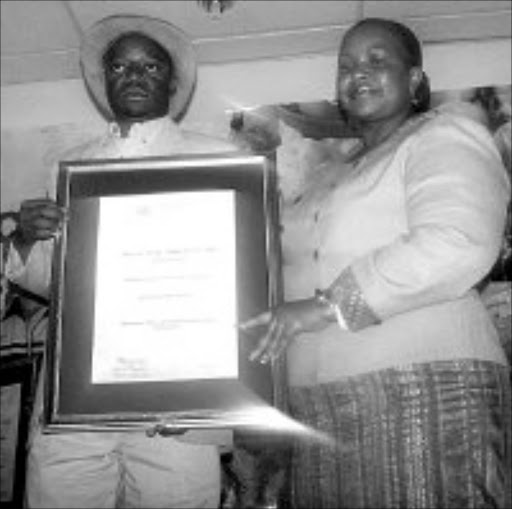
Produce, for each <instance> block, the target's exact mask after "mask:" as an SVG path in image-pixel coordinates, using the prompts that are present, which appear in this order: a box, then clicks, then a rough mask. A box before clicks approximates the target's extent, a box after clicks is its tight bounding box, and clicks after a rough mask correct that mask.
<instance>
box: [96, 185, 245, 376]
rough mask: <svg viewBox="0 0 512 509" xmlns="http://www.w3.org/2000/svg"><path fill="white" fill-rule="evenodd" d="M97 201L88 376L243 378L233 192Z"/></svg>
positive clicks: (194, 192) (193, 192)
mask: <svg viewBox="0 0 512 509" xmlns="http://www.w3.org/2000/svg"><path fill="white" fill-rule="evenodd" d="M99 208H100V212H99V225H98V246H97V272H96V287H95V288H96V289H95V314H94V328H93V334H94V337H93V349H92V383H94V384H103V383H122V382H143V381H148V382H149V381H172V380H190V379H205V378H210V379H211V378H232V377H237V376H238V334H237V322H238V316H237V299H236V244H235V243H236V238H235V237H236V235H235V234H236V231H235V191H233V190H208V191H179V192H168V193H158V194H141V195H129V196H112V197H102V198H101V199H100V206H99Z"/></svg>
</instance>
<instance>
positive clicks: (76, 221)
mask: <svg viewBox="0 0 512 509" xmlns="http://www.w3.org/2000/svg"><path fill="white" fill-rule="evenodd" d="M271 167H272V165H270V164H269V161H268V160H267V159H266V158H265V157H263V156H259V155H242V154H240V153H233V154H227V155H225V154H222V155H194V156H192V155H191V156H180V157H165V158H145V159H124V160H101V161H96V160H89V161H64V162H62V163H61V165H60V172H59V180H58V186H57V201H58V202H59V204H60V205H62V206H63V207H65V208H66V209H67V211H68V218H67V222H66V225H65V228H64V229H63V232H62V235H61V236H60V237H59V238H58V239H57V240H56V249H55V254H54V266H53V277H54V279H53V291H52V301H51V304H50V330H49V341H48V349H47V369H46V376H47V390H46V398H45V402H46V405H45V430H46V431H47V432H53V431H59V430H63V429H77V430H84V429H113V430H114V429H132V428H136V429H137V428H141V427H148V426H150V425H152V424H153V425H154V423H155V422H157V423H160V422H164V423H168V424H169V425H170V426H171V425H172V426H176V427H177V428H180V427H183V428H204V427H223V426H232V425H233V423H235V425H236V422H235V421H236V418H235V416H236V415H238V413H239V412H240V411H241V410H242V409H243V408H245V407H247V406H251V405H256V406H258V405H263V404H272V399H273V383H272V373H271V368H269V367H267V366H264V365H260V364H254V363H251V362H249V361H248V360H247V357H248V352H249V351H250V349H251V348H253V347H254V343H251V341H250V338H249V339H247V338H243V337H242V336H241V332H240V331H239V328H238V324H239V323H240V322H241V321H243V320H246V319H247V318H249V317H251V316H254V315H256V314H257V313H260V312H261V311H263V310H265V309H267V308H268V307H269V306H271V305H272V304H273V303H274V302H275V299H276V298H277V295H278V294H279V286H280V283H279V281H280V277H279V275H278V272H279V271H278V266H279V264H278V262H277V259H278V245H277V244H278V243H277V241H276V239H277V236H276V234H275V225H277V224H278V219H277V216H278V212H277V201H276V191H275V177H274V173H273V170H272V169H271Z"/></svg>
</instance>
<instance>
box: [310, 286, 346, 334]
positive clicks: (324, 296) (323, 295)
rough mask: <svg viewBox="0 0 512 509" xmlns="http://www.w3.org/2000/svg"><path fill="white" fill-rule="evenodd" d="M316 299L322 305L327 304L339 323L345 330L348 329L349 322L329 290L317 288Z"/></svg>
mask: <svg viewBox="0 0 512 509" xmlns="http://www.w3.org/2000/svg"><path fill="white" fill-rule="evenodd" d="M314 299H315V300H316V301H317V302H318V303H319V304H321V305H323V306H327V307H328V308H329V310H330V311H331V312H332V314H333V315H334V316H335V317H336V321H337V322H338V325H339V326H340V328H341V329H343V330H348V327H347V322H345V319H344V318H343V315H342V313H341V309H340V307H339V306H338V305H337V304H336V303H335V302H334V301H333V300H332V298H331V295H330V293H329V291H328V290H319V289H316V290H315V297H314Z"/></svg>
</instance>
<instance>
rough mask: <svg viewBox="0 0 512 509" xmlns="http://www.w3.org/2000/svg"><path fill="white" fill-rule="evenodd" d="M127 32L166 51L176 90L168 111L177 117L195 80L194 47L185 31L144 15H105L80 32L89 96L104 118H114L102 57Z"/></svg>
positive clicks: (82, 64) (188, 99)
mask: <svg viewBox="0 0 512 509" xmlns="http://www.w3.org/2000/svg"><path fill="white" fill-rule="evenodd" d="M127 32H139V33H142V34H144V35H146V36H148V37H149V38H151V39H153V40H155V41H157V42H158V43H159V44H161V45H162V46H163V47H164V48H165V49H166V50H167V51H168V52H169V55H170V56H171V58H172V61H173V64H174V70H175V73H176V92H175V94H174V95H173V96H172V97H171V100H170V103H169V115H170V116H171V117H172V118H173V119H178V118H179V117H180V116H182V114H183V113H184V112H185V110H186V108H187V106H188V104H189V102H190V99H191V97H192V93H193V91H194V88H195V84H196V79H197V63H196V55H195V51H194V48H193V47H192V43H191V42H190V41H189V38H188V36H187V34H186V33H185V32H183V31H182V30H181V29H180V28H178V27H176V26H174V25H172V24H171V23H168V22H165V21H162V20H159V19H154V18H150V17H147V16H136V15H116V16H109V17H107V18H104V19H101V20H100V21H98V22H97V23H95V24H94V25H93V26H92V27H91V28H90V29H89V30H88V31H87V32H86V33H85V34H84V37H83V39H82V44H81V47H80V66H81V68H82V73H83V77H84V81H85V84H86V86H87V89H88V91H89V93H90V94H91V95H92V98H93V100H94V101H95V103H96V105H97V106H98V108H99V110H100V111H101V113H102V114H103V115H104V116H105V118H107V119H108V120H113V119H114V114H113V112H112V110H111V109H110V105H109V102H108V99H107V94H106V89H105V75H104V69H103V63H102V58H103V55H104V53H105V52H106V50H107V49H108V47H109V46H110V44H111V43H112V42H113V41H114V40H115V39H117V38H118V37H119V36H120V35H122V34H124V33H127Z"/></svg>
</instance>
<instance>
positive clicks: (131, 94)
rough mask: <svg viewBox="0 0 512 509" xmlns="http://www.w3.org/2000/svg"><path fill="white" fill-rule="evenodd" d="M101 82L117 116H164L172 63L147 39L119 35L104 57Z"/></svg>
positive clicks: (167, 102) (127, 118) (141, 118)
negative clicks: (102, 79) (103, 82)
mask: <svg viewBox="0 0 512 509" xmlns="http://www.w3.org/2000/svg"><path fill="white" fill-rule="evenodd" d="M104 65H105V85H106V90H107V97H108V99H109V103H110V106H111V108H112V111H113V112H114V114H115V116H116V118H117V119H118V120H125V119H126V120H138V121H141V120H149V119H153V118H159V117H162V116H165V115H166V114H167V112H168V110H169V98H170V96H171V92H172V88H171V87H172V83H173V82H172V77H173V76H172V67H171V65H172V64H171V62H170V59H169V57H168V56H167V54H166V53H164V51H163V50H162V49H161V48H160V47H159V46H158V45H157V44H155V43H154V42H153V41H152V40H151V39H149V38H147V37H145V36H143V35H141V34H130V35H127V36H125V37H122V38H121V39H119V40H118V41H117V42H116V43H114V45H113V46H112V48H110V50H109V52H108V53H107V55H106V57H105V59H104Z"/></svg>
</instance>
